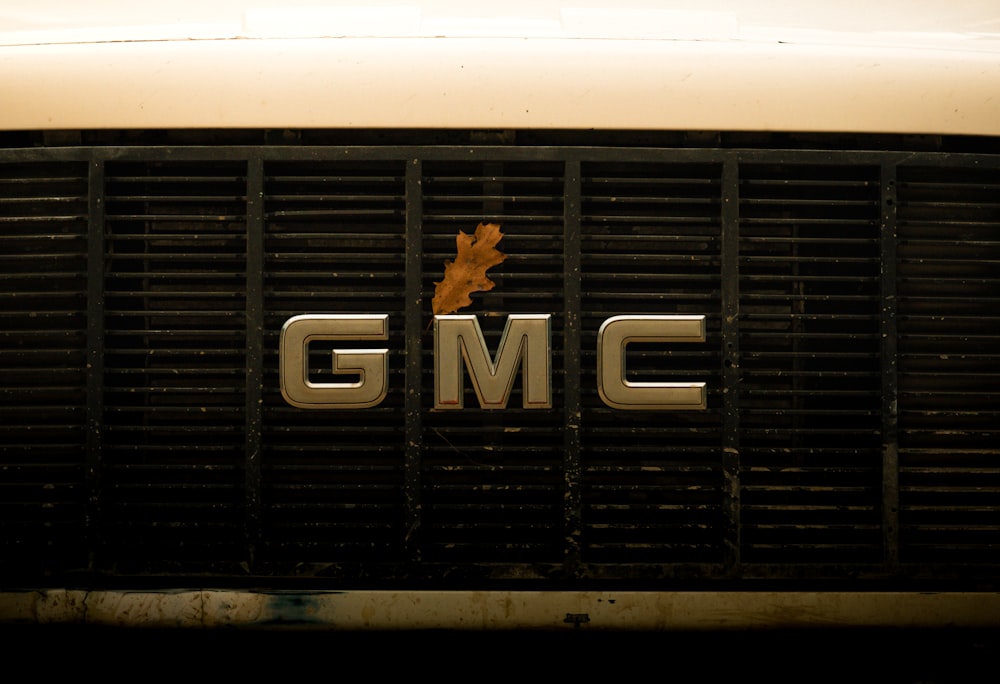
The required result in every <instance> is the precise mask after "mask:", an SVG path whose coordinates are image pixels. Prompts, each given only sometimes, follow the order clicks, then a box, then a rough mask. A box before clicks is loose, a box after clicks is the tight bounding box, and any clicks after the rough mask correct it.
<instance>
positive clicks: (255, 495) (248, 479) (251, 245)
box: [244, 155, 264, 569]
mask: <svg viewBox="0 0 1000 684" xmlns="http://www.w3.org/2000/svg"><path fill="white" fill-rule="evenodd" d="M246 192H247V262H246V270H247V273H246V279H247V284H246V287H247V301H246V317H247V320H246V330H247V333H246V335H247V339H246V345H247V349H246V369H247V377H246V388H245V392H246V453H245V454H244V458H245V459H246V466H245V467H246V473H245V486H246V492H245V497H246V507H247V508H246V511H245V517H244V524H245V526H246V530H245V535H246V552H247V563H249V567H250V568H251V569H253V567H254V559H255V555H256V550H257V547H258V545H259V543H260V539H261V508H262V501H261V488H262V480H261V467H262V465H261V462H262V460H263V446H262V443H261V427H262V425H263V420H264V416H263V413H264V160H263V158H262V157H261V156H259V155H255V156H253V157H251V158H250V159H249V160H248V162H247V189H246Z"/></svg>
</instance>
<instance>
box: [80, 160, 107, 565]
mask: <svg viewBox="0 0 1000 684" xmlns="http://www.w3.org/2000/svg"><path fill="white" fill-rule="evenodd" d="M87 185H88V188H87V191H88V200H87V202H88V206H87V368H86V378H87V414H86V415H87V417H86V421H87V422H86V469H85V475H84V478H85V480H86V491H87V494H86V497H87V498H86V503H85V509H84V510H85V511H86V516H87V517H86V521H85V530H86V534H87V536H88V555H89V558H88V560H87V565H88V569H91V570H92V569H93V568H94V562H95V556H96V554H97V550H98V549H99V548H100V544H101V533H100V529H101V510H100V505H101V500H102V496H101V461H102V459H101V453H102V451H103V424H104V231H105V228H104V160H103V159H93V160H91V162H90V168H89V174H88V182H87Z"/></svg>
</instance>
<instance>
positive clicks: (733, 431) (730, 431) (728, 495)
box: [721, 158, 741, 575]
mask: <svg viewBox="0 0 1000 684" xmlns="http://www.w3.org/2000/svg"><path fill="white" fill-rule="evenodd" d="M739 175H740V174H739V162H738V161H737V160H736V159H734V158H728V159H726V160H725V161H724V162H723V164H722V247H721V253H722V272H723V273H725V274H726V277H725V278H723V279H722V345H723V349H722V383H723V388H722V472H723V478H724V483H723V506H722V509H723V512H724V513H725V515H726V521H725V528H724V529H725V533H724V535H723V559H724V560H723V562H724V563H725V566H726V570H727V571H728V572H729V573H730V574H732V575H737V574H738V573H739V572H740V543H741V542H740V407H739V396H740V393H739V381H740V339H739V313H740V287H739V256H740V255H739V250H740V227H739V222H740V210H739V182H740V177H739Z"/></svg>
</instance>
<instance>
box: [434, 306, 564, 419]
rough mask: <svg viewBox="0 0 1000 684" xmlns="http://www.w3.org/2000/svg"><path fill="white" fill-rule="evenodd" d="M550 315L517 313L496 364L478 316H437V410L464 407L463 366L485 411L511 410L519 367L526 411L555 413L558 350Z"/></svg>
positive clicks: (435, 330)
mask: <svg viewBox="0 0 1000 684" xmlns="http://www.w3.org/2000/svg"><path fill="white" fill-rule="evenodd" d="M550 319H551V316H550V315H549V314H511V315H510V316H509V317H508V318H507V324H506V326H505V327H504V331H503V336H502V337H501V338H500V347H499V349H498V350H497V355H496V362H493V361H492V360H491V359H490V358H489V352H488V350H487V349H486V340H485V339H483V331H482V329H481V328H480V327H479V320H478V319H477V318H476V317H475V316H468V315H457V316H435V317H434V408H437V409H460V408H462V405H463V401H462V378H463V373H462V361H463V359H464V361H465V366H466V368H468V370H469V378H470V379H471V380H472V386H473V387H474V388H475V390H476V396H478V397H479V405H480V406H481V407H482V408H484V409H502V408H504V407H506V406H507V400H508V399H509V398H510V393H511V389H512V388H513V386H514V378H515V376H516V372H517V365H518V363H519V362H520V363H521V365H522V385H523V387H522V395H523V400H522V404H523V406H524V408H531V409H545V408H552V349H551V343H550V334H551V333H550V330H551V323H550Z"/></svg>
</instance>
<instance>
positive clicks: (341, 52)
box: [0, 0, 1000, 135]
mask: <svg viewBox="0 0 1000 684" xmlns="http://www.w3.org/2000/svg"><path fill="white" fill-rule="evenodd" d="M137 5H138V4H137V3H134V2H121V1H116V2H98V3H89V4H87V5H86V6H84V5H82V4H80V3H76V2H68V1H66V0H49V1H47V2H46V1H44V0H41V1H39V2H34V3H32V4H31V5H30V6H27V7H18V8H14V7H7V8H0V93H3V103H2V105H0V129H5V130H18V129H31V130H37V129H60V128H162V127H198V128H219V127H281V128H295V127H363V128H382V127H392V128H442V127H446V128H450V127H454V128H459V127H462V128H469V127H472V128H608V129H659V130H663V129H684V130H691V129H697V130H783V131H836V132H885V133H915V134H922V133H927V134H969V135H998V134H1000V7H998V6H997V4H996V2H995V1H993V0H989V1H982V0H976V1H974V2H953V3H940V2H933V3H932V2H912V1H911V2H883V3H877V4H875V3H867V2H866V3H862V2H857V1H854V0H851V1H848V2H838V3H828V2H816V1H812V2H803V1H800V2H781V1H779V2H768V3H751V2H739V1H729V2H725V1H721V0H719V1H715V2H712V1H708V2H703V3H700V4H699V8H700V9H699V10H698V11H690V9H689V7H690V4H689V3H679V2H641V1H639V0H630V1H629V2H627V3H626V4H624V5H622V6H619V7H614V8H612V7H611V6H610V3H607V2H606V0H605V2H586V1H585V0H565V1H564V2H531V3H508V4H506V5H505V6H503V7H502V8H485V7H476V6H471V7H470V6H469V5H468V3H459V2H431V3H420V4H406V3H405V2H395V3H393V2H382V3H366V4H364V5H360V4H358V3H357V2H355V3H353V4H352V3H349V2H347V3H344V2H341V3H330V2H311V3H310V2H301V1H300V2H294V3H282V2H261V3H248V2H235V1H225V0H222V1H216V2H200V3H194V2H178V3H171V4H169V6H166V5H165V6H156V7H146V6H141V5H139V6H137Z"/></svg>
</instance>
